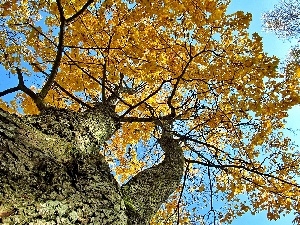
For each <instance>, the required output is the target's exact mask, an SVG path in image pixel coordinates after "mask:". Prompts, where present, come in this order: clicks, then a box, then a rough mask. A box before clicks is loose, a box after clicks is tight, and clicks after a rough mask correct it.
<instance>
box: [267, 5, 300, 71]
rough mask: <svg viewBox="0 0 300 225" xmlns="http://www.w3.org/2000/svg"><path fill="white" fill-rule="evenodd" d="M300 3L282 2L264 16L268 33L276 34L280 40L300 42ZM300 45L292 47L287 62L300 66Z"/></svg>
mask: <svg viewBox="0 0 300 225" xmlns="http://www.w3.org/2000/svg"><path fill="white" fill-rule="evenodd" d="M299 5H300V2H299V1H298V0H282V1H280V2H279V3H278V4H277V5H275V6H274V8H273V9H272V10H270V11H268V12H266V13H264V14H263V17H262V19H263V26H264V29H265V30H266V31H271V32H274V33H275V34H276V35H277V36H278V37H279V38H283V39H287V40H293V39H296V40H298V42H299V38H300V28H299V27H300V16H299V15H300V6H299ZM299 51H300V50H299V44H296V45H295V46H293V47H292V49H291V51H290V52H289V54H288V56H287V62H288V63H291V62H294V63H297V64H298V65H300V57H299Z"/></svg>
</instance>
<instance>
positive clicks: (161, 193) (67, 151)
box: [0, 105, 183, 225]
mask: <svg viewBox="0 0 300 225" xmlns="http://www.w3.org/2000/svg"><path fill="white" fill-rule="evenodd" d="M118 127H119V121H118V117H117V115H116V114H115V113H114V112H113V111H112V110H111V109H110V108H108V107H105V106H104V105H102V106H101V105H99V106H97V108H94V109H90V110H87V111H85V112H71V111H68V110H65V109H55V108H48V109H47V110H45V111H43V112H41V114H40V115H36V116H26V117H18V116H16V115H11V114H9V113H7V112H5V111H3V110H1V109H0V223H3V224H104V225H105V224H111V225H114V224H115V225H123V224H124V225H125V224H141V225H142V224H147V223H149V221H150V219H151V217H152V216H153V215H154V213H155V212H156V211H157V209H158V208H159V207H160V205H161V204H162V203H163V202H165V201H166V199H167V198H168V196H169V195H170V194H171V193H172V192H173V191H174V190H175V189H176V188H177V187H178V185H179V183H180V179H181V176H182V172H183V153H182V150H181V148H180V146H179V142H178V140H174V139H173V137H172V133H171V131H170V130H166V129H163V130H164V131H163V132H162V135H161V138H160V140H159V143H160V145H161V147H162V149H163V150H164V152H165V158H164V160H163V162H162V163H160V164H158V165H155V166H153V167H151V168H149V169H146V170H144V171H142V172H140V173H139V174H137V175H136V176H134V177H133V178H132V179H131V180H130V181H129V182H128V183H126V184H125V185H123V186H122V187H120V186H119V184H118V183H117V181H116V180H115V179H114V177H113V175H112V174H111V171H110V168H109V166H108V163H107V162H106V161H105V159H104V157H103V156H102V155H101V154H99V151H97V150H99V148H100V147H101V146H102V145H103V144H104V143H105V141H107V140H108V139H109V138H110V137H111V136H112V135H113V134H114V132H115V131H116V129H118Z"/></svg>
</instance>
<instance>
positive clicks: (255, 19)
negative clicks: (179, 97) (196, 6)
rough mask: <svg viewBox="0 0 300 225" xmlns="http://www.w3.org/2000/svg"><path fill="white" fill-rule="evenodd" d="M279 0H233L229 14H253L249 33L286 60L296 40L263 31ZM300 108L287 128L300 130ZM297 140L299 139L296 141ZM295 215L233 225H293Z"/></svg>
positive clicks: (262, 217) (251, 219) (239, 221)
mask: <svg viewBox="0 0 300 225" xmlns="http://www.w3.org/2000/svg"><path fill="white" fill-rule="evenodd" d="M278 2H279V0H232V3H231V5H230V6H229V9H228V12H235V11H238V10H241V11H244V12H250V13H252V22H251V24H250V28H249V32H250V33H254V32H257V33H259V34H260V36H262V37H263V46H264V51H265V52H268V53H269V54H270V55H276V56H277V57H279V58H281V59H284V58H285V56H286V54H287V53H288V51H289V48H290V47H291V45H293V44H295V43H296V40H294V41H292V42H289V41H287V40H281V39H278V38H277V37H276V36H275V35H274V34H273V33H270V32H264V31H263V30H262V21H261V15H262V13H263V12H266V11H269V10H271V9H273V7H274V5H275V4H277V3H278ZM299 115H300V106H296V107H294V108H293V109H292V110H290V111H289V117H288V119H287V127H290V128H293V129H300V119H299ZM297 133H298V135H297V137H298V138H297V137H296V136H294V137H291V138H292V139H294V140H298V141H297V142H298V144H299V145H300V131H298V132H297ZM296 138H297V139H296ZM293 219H294V215H293V214H291V215H287V216H285V217H284V218H281V219H279V220H277V221H269V220H268V219H267V217H266V212H262V213H259V214H256V215H254V216H253V215H251V214H250V213H248V214H245V215H244V216H242V217H239V218H237V219H236V220H234V222H233V223H232V225H241V224H242V225H289V224H292V220H293Z"/></svg>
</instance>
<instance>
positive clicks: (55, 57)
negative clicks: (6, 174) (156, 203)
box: [0, 0, 300, 225]
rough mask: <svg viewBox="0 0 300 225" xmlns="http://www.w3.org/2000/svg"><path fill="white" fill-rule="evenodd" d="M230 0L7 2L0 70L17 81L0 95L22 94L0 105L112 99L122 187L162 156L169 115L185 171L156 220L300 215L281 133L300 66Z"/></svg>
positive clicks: (74, 106) (114, 163)
mask: <svg viewBox="0 0 300 225" xmlns="http://www.w3.org/2000/svg"><path fill="white" fill-rule="evenodd" d="M229 4H230V1H229V0H204V1H193V0H182V1H167V0H157V1H145V0H136V1H133V0H132V1H131V0H130V1H127V0H117V1H111V0H101V1H97V0H94V1H93V0H87V1H81V0H56V1H55V0H41V1H36V0H7V1H5V0H4V1H2V3H1V4H0V16H1V17H0V35H1V38H0V62H1V65H2V66H3V68H4V69H5V70H6V74H5V73H2V74H1V75H0V76H1V82H3V80H8V81H9V79H10V78H9V77H10V76H14V77H16V78H17V79H18V85H17V86H15V87H13V86H12V87H9V88H7V89H6V90H3V91H1V92H0V97H3V96H5V95H7V94H10V93H16V96H15V98H14V99H13V100H12V101H11V102H5V101H4V100H1V99H0V107H1V108H2V109H4V110H6V111H8V112H10V113H14V114H27V115H34V114H39V112H40V111H43V110H44V109H46V108H49V107H55V108H64V109H68V110H71V111H74V112H78V113H79V112H84V111H85V110H89V109H90V108H92V107H93V106H95V105H97V104H100V103H105V104H106V105H107V107H112V108H113V110H114V112H115V113H116V115H117V116H118V118H119V121H120V127H119V128H118V129H117V131H116V132H115V133H114V135H113V137H112V138H111V139H109V140H108V141H107V142H106V143H105V144H103V146H102V148H101V149H100V152H101V154H103V155H104V156H105V159H106V161H107V162H109V163H110V167H111V170H112V172H113V174H114V176H115V178H116V179H117V181H118V182H119V183H120V184H121V185H122V184H123V183H126V182H127V181H128V180H129V179H130V178H131V177H133V176H134V175H135V174H137V173H138V172H139V171H141V170H143V169H145V168H151V167H153V166H154V165H155V164H157V163H158V162H160V161H161V160H162V158H163V157H164V156H163V152H162V150H161V148H160V147H159V146H158V145H157V138H159V136H160V133H161V130H159V129H157V126H156V125H157V123H158V122H160V123H164V122H165V121H171V122H172V127H173V128H172V129H173V130H172V131H173V132H172V135H173V138H174V139H175V140H177V141H179V142H180V146H181V147H182V149H183V150H184V163H185V165H184V167H185V169H184V172H183V177H182V181H181V185H180V186H178V188H177V190H176V191H175V192H174V193H173V195H171V196H170V198H169V199H168V201H167V202H166V203H165V204H164V205H162V207H161V209H160V210H159V211H158V212H157V214H156V215H155V216H154V217H153V218H152V222H151V224H153V225H154V224H194V222H197V223H198V222H199V223H200V222H203V223H206V224H210V223H212V224H217V223H218V222H220V223H227V222H230V221H232V220H233V219H234V218H235V217H237V216H241V215H243V214H244V213H246V212H249V211H250V212H251V213H253V214H255V213H257V212H259V211H262V210H267V217H268V218H269V219H270V220H276V219H278V218H279V217H280V216H282V215H284V214H286V213H290V212H292V211H296V212H297V211H300V204H299V196H300V184H299V173H300V168H299V165H300V154H299V150H298V149H297V148H296V147H295V146H294V145H293V142H292V140H291V139H290V138H289V137H287V136H286V135H285V133H284V129H285V120H284V118H285V117H287V111H288V110H289V109H291V108H292V107H293V106H295V105H297V104H299V102H300V97H299V96H300V95H299V91H300V86H299V77H300V68H299V67H298V66H297V65H296V64H291V65H290V66H289V67H288V68H287V69H286V70H285V71H284V72H280V71H278V70H277V68H278V63H279V60H278V58H276V57H274V56H268V55H267V54H266V53H265V52H264V51H263V45H262V38H261V37H260V36H259V35H258V34H257V33H254V34H249V33H248V32H247V28H248V26H249V24H250V21H251V14H249V13H244V12H242V11H237V12H235V13H233V14H227V13H226V9H227V6H228V5H229ZM28 83H29V84H30V86H29V85H28ZM0 132H1V130H0ZM174 152H175V151H174ZM174 154H175V153H174ZM145 194H146V193H145ZM299 221H300V220H299V219H297V218H296V219H295V222H296V223H298V224H300V222H299Z"/></svg>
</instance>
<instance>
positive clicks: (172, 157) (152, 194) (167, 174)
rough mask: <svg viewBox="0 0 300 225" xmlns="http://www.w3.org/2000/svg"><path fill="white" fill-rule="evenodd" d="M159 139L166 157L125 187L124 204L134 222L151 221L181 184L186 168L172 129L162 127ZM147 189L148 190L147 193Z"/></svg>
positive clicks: (123, 189)
mask: <svg viewBox="0 0 300 225" xmlns="http://www.w3.org/2000/svg"><path fill="white" fill-rule="evenodd" d="M162 129H163V132H162V135H161V138H160V139H159V143H160V146H161V148H162V149H163V150H164V152H165V155H164V160H163V161H162V162H161V163H160V164H158V165H156V166H153V167H151V168H149V169H146V170H144V171H142V172H140V173H138V174H137V175H136V176H134V177H133V178H132V179H131V180H129V181H128V183H126V184H125V185H124V186H123V187H122V192H123V194H124V196H125V200H126V201H125V204H126V203H127V205H129V206H130V207H128V208H127V209H130V212H129V218H130V220H131V221H132V222H133V224H136V225H139V224H148V223H149V220H150V219H151V217H152V215H153V214H154V213H155V212H156V211H157V210H158V208H159V207H160V205H161V204H162V203H164V202H165V201H166V200H167V199H168V197H169V196H170V195H171V194H172V193H173V192H174V191H175V190H176V188H177V187H178V186H179V184H180V181H181V177H182V174H183V170H184V157H183V151H182V149H181V147H180V146H179V141H178V140H174V139H173V137H172V133H171V132H170V131H169V130H166V129H165V127H163V128H162ZM145 193H147V194H145Z"/></svg>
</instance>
